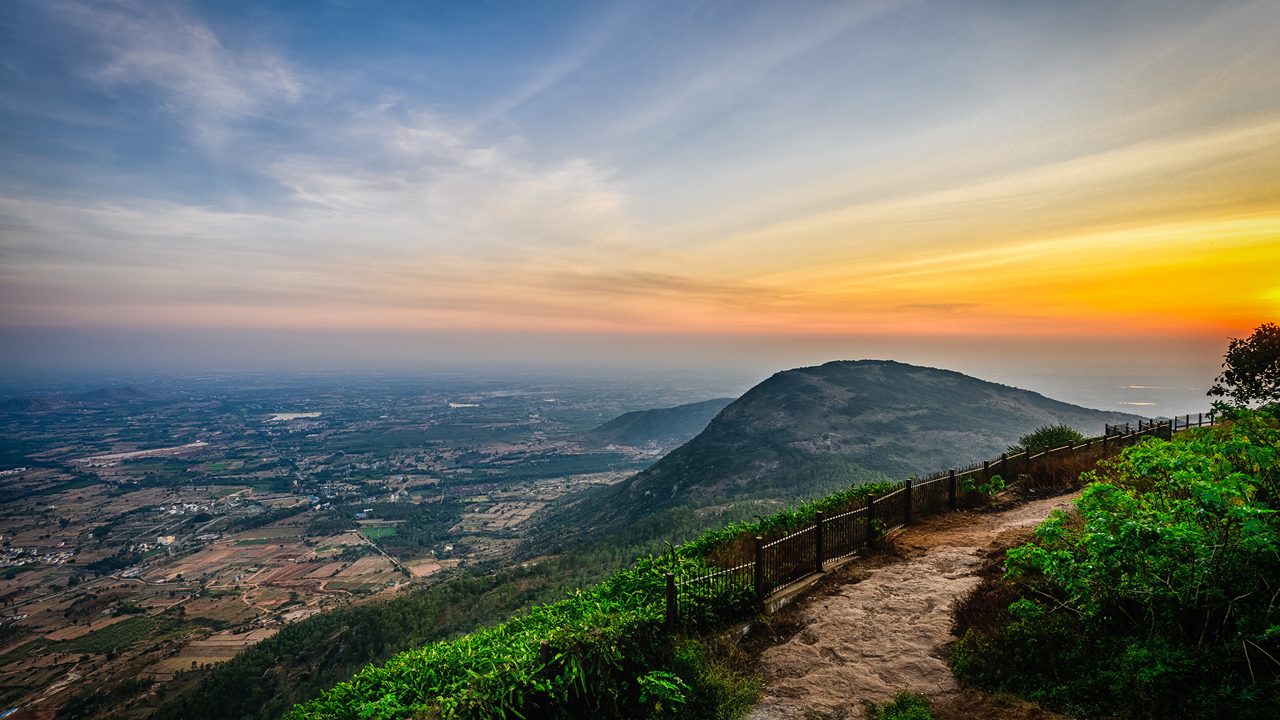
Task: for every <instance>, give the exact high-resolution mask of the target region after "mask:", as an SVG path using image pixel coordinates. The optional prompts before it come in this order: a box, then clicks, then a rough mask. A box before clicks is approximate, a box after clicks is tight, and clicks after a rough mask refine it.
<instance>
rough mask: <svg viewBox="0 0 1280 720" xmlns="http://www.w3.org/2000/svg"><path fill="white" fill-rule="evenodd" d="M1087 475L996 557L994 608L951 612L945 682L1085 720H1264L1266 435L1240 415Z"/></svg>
mask: <svg viewBox="0 0 1280 720" xmlns="http://www.w3.org/2000/svg"><path fill="white" fill-rule="evenodd" d="M1086 478H1087V479H1088V480H1090V481H1091V484H1090V485H1089V486H1088V487H1087V488H1086V490H1085V492H1084V493H1083V495H1082V496H1081V498H1080V499H1079V500H1078V501H1077V502H1076V508H1077V511H1078V517H1072V516H1068V515H1065V514H1062V513H1058V514H1055V515H1054V516H1053V517H1051V518H1050V519H1048V520H1046V521H1045V522H1044V523H1043V524H1042V525H1041V526H1040V527H1039V528H1038V529H1037V531H1036V540H1035V542H1033V543H1030V544H1026V545H1023V546H1020V547H1017V548H1013V549H1011V550H1010V551H1009V552H1008V556H1007V564H1008V568H1009V570H1008V573H1007V578H1008V580H1009V581H1010V583H1011V586H1010V587H1009V588H1005V589H1000V588H998V587H993V588H992V589H989V590H987V591H985V595H983V597H985V598H986V599H987V600H992V599H1000V600H1001V602H1004V603H1006V604H1005V606H1004V609H1003V611H1002V612H999V613H992V612H991V611H990V610H989V609H987V610H983V609H982V608H979V607H975V608H970V609H967V610H965V615H966V617H967V618H968V624H969V627H968V628H967V630H965V633H964V636H963V637H962V638H961V639H960V641H959V642H958V643H957V644H956V646H955V647H954V649H953V651H952V655H951V664H952V668H953V669H954V670H955V672H956V674H957V676H958V677H960V678H961V679H962V680H964V681H966V682H969V683H971V684H974V685H977V686H979V687H983V688H986V689H990V690H1005V691H1011V692H1015V693H1018V694H1020V695H1023V696H1024V697H1027V698H1028V699H1031V700H1035V701H1038V702H1041V703H1044V704H1046V705H1048V706H1050V707H1053V708H1056V709H1060V710H1064V711H1066V712H1070V713H1072V714H1078V715H1083V716H1090V717H1092V716H1098V715H1107V716H1117V717H1133V718H1146V717H1175V716H1176V717H1187V718H1197V717H1200V718H1212V717H1232V718H1264V717H1273V716H1274V714H1273V710H1274V708H1275V707H1280V661H1278V660H1277V658H1280V608H1278V607H1277V605H1276V602H1275V600H1274V598H1275V597H1276V594H1277V592H1280V587H1277V586H1276V584H1275V578H1277V577H1280V520H1278V519H1277V513H1276V508H1277V500H1278V499H1280V425H1278V424H1277V422H1276V421H1275V419H1274V418H1272V417H1270V416H1269V415H1266V414H1262V413H1242V414H1240V415H1238V416H1237V418H1236V419H1235V420H1234V421H1233V422H1232V423H1231V424H1229V425H1227V426H1225V427H1219V428H1205V429H1202V430H1193V431H1190V432H1187V433H1181V434H1179V435H1178V436H1176V437H1175V439H1174V440H1173V441H1172V442H1165V441H1160V440H1155V439H1148V440H1145V441H1144V442H1143V443H1141V444H1139V445H1137V446H1134V447H1131V448H1127V449H1126V450H1125V451H1124V452H1123V453H1122V454H1121V455H1120V456H1119V458H1117V459H1116V460H1114V461H1112V462H1108V463H1104V464H1102V465H1101V466H1100V469H1099V470H1098V471H1097V472H1096V473H1092V474H1086ZM979 595H982V594H981V593H980V594H979ZM971 599H972V600H973V603H972V604H974V605H975V606H976V605H979V604H980V600H981V598H979V597H977V596H975V597H973V598H971ZM968 604H971V603H969V601H966V603H962V604H961V606H962V607H964V606H966V605H968Z"/></svg>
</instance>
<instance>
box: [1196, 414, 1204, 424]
mask: <svg viewBox="0 0 1280 720" xmlns="http://www.w3.org/2000/svg"><path fill="white" fill-rule="evenodd" d="M1203 426H1204V413H1196V427H1203Z"/></svg>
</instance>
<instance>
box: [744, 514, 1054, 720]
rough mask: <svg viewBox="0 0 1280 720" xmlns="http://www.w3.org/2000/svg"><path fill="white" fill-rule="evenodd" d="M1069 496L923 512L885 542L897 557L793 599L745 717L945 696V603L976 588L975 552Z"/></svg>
mask: <svg viewBox="0 0 1280 720" xmlns="http://www.w3.org/2000/svg"><path fill="white" fill-rule="evenodd" d="M1075 497H1076V495H1074V494H1072V495H1063V496H1058V497H1054V498H1047V499H1043V500H1033V501H1031V502H1028V503H1025V504H1021V505H1017V506H1015V507H1013V508H1010V509H1008V510H1004V511H998V512H981V511H966V512H957V513H948V514H944V515H940V516H936V517H933V518H930V519H928V520H925V521H922V522H920V523H919V524H918V525H913V526H911V527H909V528H906V529H905V530H903V531H902V532H901V533H900V534H899V535H897V536H896V538H895V539H894V545H895V547H896V548H897V549H898V550H899V551H900V552H902V553H903V554H904V555H905V558H904V559H902V560H900V561H898V562H892V563H889V564H886V565H884V566H883V567H878V568H875V569H872V570H870V571H869V574H868V575H867V576H866V577H865V579H863V580H861V581H860V582H853V583H850V584H845V585H842V586H839V587H836V588H835V589H834V591H829V592H826V593H823V592H817V593H814V594H811V595H810V596H808V597H806V598H803V599H801V600H799V601H798V603H797V605H796V607H794V608H791V609H789V610H788V612H791V613H793V614H794V615H795V617H796V621H797V623H798V624H799V625H800V626H801V627H802V629H801V630H800V631H799V632H798V633H797V634H795V635H794V636H793V637H791V638H790V639H788V640H787V641H785V642H783V643H781V644H779V645H775V646H773V647H770V648H768V649H766V650H765V651H764V652H763V653H762V654H761V656H760V659H759V665H760V668H759V669H760V671H761V672H762V674H763V675H764V679H765V683H764V692H763V695H762V699H761V702H760V704H759V705H758V706H757V707H756V708H755V710H753V711H752V713H751V714H750V715H748V719H749V720H782V719H783V718H862V717H864V716H865V713H866V709H867V707H868V706H869V705H870V704H871V703H882V702H884V701H886V700H888V699H889V698H891V697H892V696H893V694H894V693H895V692H897V691H898V690H902V689H907V690H911V691H913V692H918V693H921V694H923V695H925V696H927V697H929V699H930V700H931V701H935V702H945V701H947V700H949V699H951V698H952V697H954V696H955V694H956V693H957V692H958V690H959V688H958V687H957V685H956V682H955V679H954V678H953V677H952V675H951V670H950V669H949V668H948V667H947V663H946V655H947V649H948V647H949V646H950V645H951V643H952V642H953V640H954V637H953V636H952V634H951V624H952V620H951V615H952V607H953V606H954V604H955V603H956V601H957V600H959V599H960V598H961V597H963V596H964V595H965V594H966V593H968V592H969V591H970V590H972V589H973V588H974V587H976V586H977V585H978V582H979V578H978V575H977V572H978V570H979V568H980V567H981V565H982V562H983V554H984V551H985V550H987V549H989V548H992V547H993V546H996V545H1002V544H1006V543H1007V542H1008V541H1009V536H1011V535H1013V534H1015V533H1016V534H1019V535H1025V533H1026V530H1027V529H1028V528H1032V527H1034V526H1035V525H1037V524H1039V522H1040V521H1041V520H1043V519H1044V518H1046V517H1048V516H1049V513H1050V512H1051V511H1052V510H1054V509H1056V508H1062V509H1066V508H1069V507H1070V505H1071V501H1072V500H1073V499H1074V498H1075ZM1002 535H1003V536H1006V538H1005V540H1004V541H1002V540H1001V536H1002ZM855 562H856V561H855Z"/></svg>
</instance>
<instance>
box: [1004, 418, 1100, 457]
mask: <svg viewBox="0 0 1280 720" xmlns="http://www.w3.org/2000/svg"><path fill="white" fill-rule="evenodd" d="M1084 439H1085V437H1084V435H1083V434H1081V433H1080V432H1079V431H1078V430H1076V429H1075V428H1073V427H1071V426H1070V425H1061V424H1059V425H1045V426H1043V427H1040V428H1037V429H1035V430H1033V431H1031V432H1029V433H1027V434H1026V435H1023V436H1022V437H1020V438H1018V442H1017V444H1016V445H1010V446H1009V452H1010V453H1020V452H1022V451H1024V450H1025V451H1027V452H1029V453H1032V454H1035V453H1039V452H1044V451H1045V450H1056V449H1058V448H1060V447H1066V446H1067V445H1074V444H1076V443H1078V442H1083V441H1084Z"/></svg>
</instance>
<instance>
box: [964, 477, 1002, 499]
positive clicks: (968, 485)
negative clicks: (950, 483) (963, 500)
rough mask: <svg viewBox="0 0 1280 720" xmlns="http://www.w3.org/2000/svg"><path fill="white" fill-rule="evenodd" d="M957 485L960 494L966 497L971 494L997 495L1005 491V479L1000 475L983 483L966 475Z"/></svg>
mask: <svg viewBox="0 0 1280 720" xmlns="http://www.w3.org/2000/svg"><path fill="white" fill-rule="evenodd" d="M957 485H958V486H959V489H960V492H962V493H965V494H966V495H967V494H970V493H975V494H979V495H995V494H996V493H998V492H1000V491H1001V490H1004V487H1005V485H1004V478H1003V477H1001V476H999V475H992V476H991V477H989V478H987V479H986V480H983V481H982V482H979V481H978V479H977V478H975V477H973V476H972V475H966V476H964V477H962V478H960V480H959V482H958V483H957Z"/></svg>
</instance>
